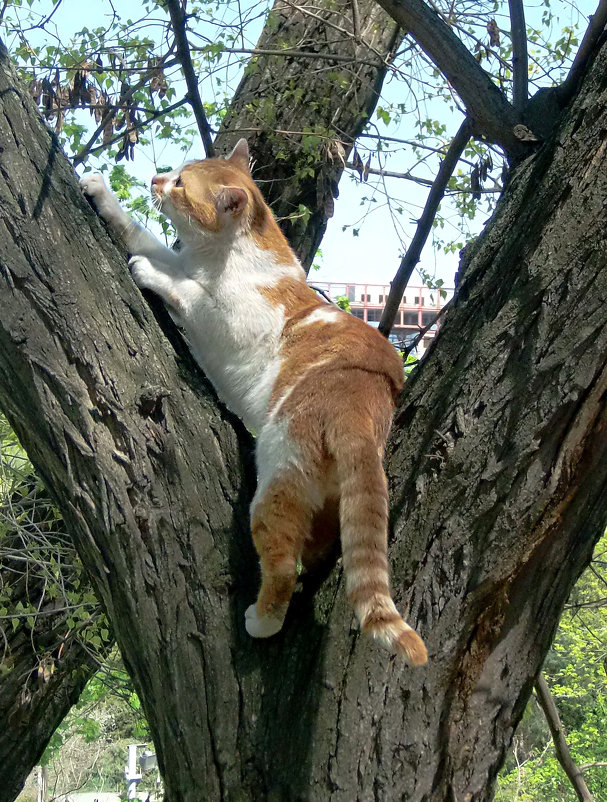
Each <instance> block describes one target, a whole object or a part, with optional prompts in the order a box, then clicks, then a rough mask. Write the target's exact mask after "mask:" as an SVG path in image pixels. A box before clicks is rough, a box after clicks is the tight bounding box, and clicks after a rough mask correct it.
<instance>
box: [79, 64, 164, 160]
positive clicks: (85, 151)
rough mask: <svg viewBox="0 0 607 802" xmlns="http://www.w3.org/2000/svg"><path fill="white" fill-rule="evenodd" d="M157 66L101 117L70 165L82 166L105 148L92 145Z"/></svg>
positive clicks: (145, 74)
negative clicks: (92, 154) (90, 157)
mask: <svg viewBox="0 0 607 802" xmlns="http://www.w3.org/2000/svg"><path fill="white" fill-rule="evenodd" d="M169 53H170V51H169ZM169 53H167V56H168V55H169ZM165 58H166V56H165ZM171 63H172V62H171ZM158 66H159V65H158V64H156V65H155V66H154V67H153V68H151V69H149V70H146V72H145V73H144V74H143V75H142V76H141V78H140V79H139V80H138V81H137V83H136V84H134V85H133V86H131V87H130V88H129V89H128V90H127V91H126V92H125V94H124V95H122V96H121V97H120V101H119V103H117V104H116V105H115V106H114V107H113V108H111V109H110V110H109V111H108V112H107V114H105V115H104V116H103V118H102V120H101V122H100V123H99V125H98V126H97V128H96V129H95V130H94V131H93V134H92V136H91V137H90V138H89V140H88V142H87V143H86V145H84V147H83V148H81V150H80V151H79V152H78V153H77V154H76V155H75V156H74V158H73V159H72V165H73V166H74V167H78V165H79V164H82V163H83V162H85V161H86V160H87V159H88V157H89V155H90V154H91V153H96V152H97V151H99V150H103V147H106V146H105V145H104V146H103V147H99V148H94V147H93V145H94V144H95V142H96V141H97V139H98V138H99V134H100V133H101V132H102V131H103V129H104V128H105V126H106V125H107V124H108V123H109V122H110V120H113V119H114V117H115V116H116V115H117V114H118V112H119V111H120V104H125V103H127V102H128V101H129V100H130V99H131V98H132V97H133V95H134V94H135V92H137V91H139V89H141V88H142V87H143V86H145V85H146V83H147V82H148V81H149V80H150V78H151V77H152V76H153V75H154V73H155V72H156V70H157V69H158ZM160 66H163V67H166V66H168V63H166V62H164V59H163V63H161V65H160Z"/></svg>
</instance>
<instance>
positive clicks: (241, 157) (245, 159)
mask: <svg viewBox="0 0 607 802" xmlns="http://www.w3.org/2000/svg"><path fill="white" fill-rule="evenodd" d="M250 159H251V156H250V155H249V145H248V144H247V140H246V139H239V140H238V142H237V143H236V145H235V146H234V150H233V151H232V152H231V153H230V155H229V156H227V157H226V161H228V162H232V164H233V165H234V166H235V167H238V169H239V170H242V171H243V172H245V173H247V174H250V172H251V171H250V169H249V161H250Z"/></svg>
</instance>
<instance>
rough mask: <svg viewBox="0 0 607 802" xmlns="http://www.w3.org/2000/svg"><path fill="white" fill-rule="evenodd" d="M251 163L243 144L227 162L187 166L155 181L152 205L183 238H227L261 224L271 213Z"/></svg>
mask: <svg viewBox="0 0 607 802" xmlns="http://www.w3.org/2000/svg"><path fill="white" fill-rule="evenodd" d="M249 158H250V157H249V147H248V145H247V141H246V139H241V140H239V142H238V143H237V144H236V147H235V148H234V150H233V151H232V152H231V153H230V155H229V156H227V157H226V158H225V159H221V158H214V159H205V160H204V161H191V162H186V164H184V165H183V166H182V167H180V168H178V169H177V170H173V171H172V172H170V173H160V174H159V175H157V176H155V177H154V178H153V179H152V195H153V197H154V201H155V203H156V205H157V206H158V207H159V208H160V209H161V210H162V212H163V213H164V214H166V215H167V217H169V218H170V219H171V220H172V221H173V223H175V226H176V227H177V231H178V232H179V235H180V237H182V238H184V239H186V240H191V239H192V238H193V237H194V238H195V237H196V236H213V235H226V234H227V235H228V236H229V235H230V234H232V233H235V232H237V231H250V230H251V229H253V228H257V227H259V226H260V225H261V224H263V222H264V218H265V216H266V215H267V214H269V210H268V209H267V207H266V205H265V203H264V201H263V198H262V196H261V192H260V191H259V189H258V188H257V186H255V183H254V182H253V179H252V178H251V172H250V169H249Z"/></svg>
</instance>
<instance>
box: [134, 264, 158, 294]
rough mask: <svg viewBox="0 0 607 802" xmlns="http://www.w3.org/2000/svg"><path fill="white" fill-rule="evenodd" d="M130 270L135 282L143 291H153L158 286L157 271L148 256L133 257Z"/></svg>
mask: <svg viewBox="0 0 607 802" xmlns="http://www.w3.org/2000/svg"><path fill="white" fill-rule="evenodd" d="M129 268H130V271H131V276H133V281H134V282H135V284H136V285H137V286H138V287H139V289H141V290H153V289H155V286H156V283H157V282H156V269H155V268H154V266H153V265H152V263H151V262H150V260H149V259H148V258H147V256H131V258H130V259H129Z"/></svg>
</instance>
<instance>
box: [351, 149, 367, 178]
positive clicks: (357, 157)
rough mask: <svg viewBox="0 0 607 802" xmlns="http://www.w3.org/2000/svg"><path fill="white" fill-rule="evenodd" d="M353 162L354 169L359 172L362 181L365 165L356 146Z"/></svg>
mask: <svg viewBox="0 0 607 802" xmlns="http://www.w3.org/2000/svg"><path fill="white" fill-rule="evenodd" d="M352 164H353V165H354V169H355V170H356V172H357V173H358V177H359V178H360V180H361V181H362V180H363V169H364V165H363V160H362V159H361V158H360V154H359V152H358V151H357V150H356V148H354V157H353V159H352Z"/></svg>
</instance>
